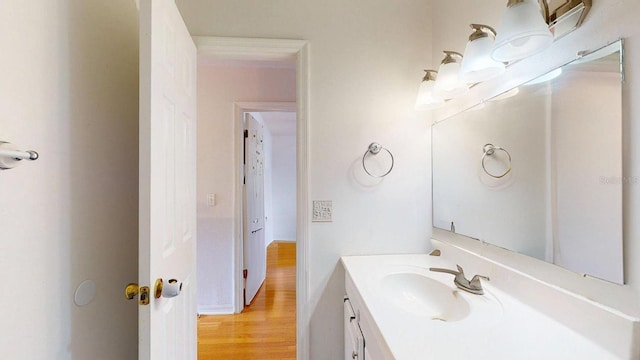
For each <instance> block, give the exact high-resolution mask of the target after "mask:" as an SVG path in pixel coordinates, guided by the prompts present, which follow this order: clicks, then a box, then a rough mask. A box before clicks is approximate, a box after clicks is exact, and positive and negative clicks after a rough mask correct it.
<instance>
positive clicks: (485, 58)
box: [460, 36, 504, 83]
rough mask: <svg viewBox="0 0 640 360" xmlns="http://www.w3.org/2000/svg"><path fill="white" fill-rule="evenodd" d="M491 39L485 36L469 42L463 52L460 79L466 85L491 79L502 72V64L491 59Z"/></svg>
mask: <svg viewBox="0 0 640 360" xmlns="http://www.w3.org/2000/svg"><path fill="white" fill-rule="evenodd" d="M492 48H493V38H491V37H489V36H486V37H482V38H479V39H475V40H471V41H469V42H468V43H467V47H466V48H465V50H464V57H463V58H462V64H461V65H460V79H462V81H464V82H466V83H478V82H482V81H487V80H489V79H492V78H494V77H496V76H498V75H500V74H502V73H503V72H504V64H503V63H501V62H498V61H495V60H493V59H492V58H491V49H492Z"/></svg>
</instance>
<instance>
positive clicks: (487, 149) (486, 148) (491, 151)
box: [481, 144, 511, 179]
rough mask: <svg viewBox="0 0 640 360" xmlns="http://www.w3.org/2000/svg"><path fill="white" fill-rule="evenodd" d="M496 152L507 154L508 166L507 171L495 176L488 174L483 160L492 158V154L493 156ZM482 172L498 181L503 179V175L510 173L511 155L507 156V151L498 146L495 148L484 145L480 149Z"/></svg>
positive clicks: (491, 145) (490, 145)
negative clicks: (488, 157)
mask: <svg viewBox="0 0 640 360" xmlns="http://www.w3.org/2000/svg"><path fill="white" fill-rule="evenodd" d="M496 151H504V153H505V154H507V157H508V158H509V166H507V170H505V171H504V172H503V173H502V174H500V175H495V174H492V173H490V172H489V171H488V170H487V168H486V167H485V165H484V160H485V159H486V158H487V156H493V154H495V152H496ZM482 152H483V154H482V160H481V161H482V170H484V172H485V173H486V174H487V175H489V176H491V177H493V178H496V179H500V178H502V177H504V176H505V175H507V174H508V173H509V172H511V154H509V152H508V151H507V150H505V149H504V148H501V147H500V146H495V145H493V144H485V145H484V146H483V147H482Z"/></svg>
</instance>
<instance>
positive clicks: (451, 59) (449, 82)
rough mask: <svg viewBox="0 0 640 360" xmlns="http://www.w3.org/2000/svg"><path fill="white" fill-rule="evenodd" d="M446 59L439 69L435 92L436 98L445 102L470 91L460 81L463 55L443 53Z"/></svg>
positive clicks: (449, 52) (451, 52)
mask: <svg viewBox="0 0 640 360" xmlns="http://www.w3.org/2000/svg"><path fill="white" fill-rule="evenodd" d="M443 52H444V54H445V57H444V59H442V62H441V63H440V67H439V68H438V78H437V79H436V83H435V85H434V88H433V91H434V94H435V95H436V96H439V97H441V98H443V99H445V100H448V99H453V98H454V97H456V96H459V95H462V94H464V93H465V92H467V91H468V90H469V87H468V86H467V84H466V83H464V82H463V81H462V80H461V79H460V75H459V74H460V62H461V61H462V54H460V53H458V52H455V51H443Z"/></svg>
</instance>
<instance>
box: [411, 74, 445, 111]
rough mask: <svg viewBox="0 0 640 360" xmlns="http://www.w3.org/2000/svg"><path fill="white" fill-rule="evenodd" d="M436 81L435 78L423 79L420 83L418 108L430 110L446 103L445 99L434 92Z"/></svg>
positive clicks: (416, 107) (417, 100) (417, 99)
mask: <svg viewBox="0 0 640 360" xmlns="http://www.w3.org/2000/svg"><path fill="white" fill-rule="evenodd" d="M435 83H436V82H435V80H423V81H422V82H421V83H420V87H419V88H418V97H417V98H416V106H415V109H416V110H429V109H433V108H436V107H438V106H441V105H442V104H444V100H443V99H442V98H440V97H437V96H435V94H434V93H433V87H434V85H435Z"/></svg>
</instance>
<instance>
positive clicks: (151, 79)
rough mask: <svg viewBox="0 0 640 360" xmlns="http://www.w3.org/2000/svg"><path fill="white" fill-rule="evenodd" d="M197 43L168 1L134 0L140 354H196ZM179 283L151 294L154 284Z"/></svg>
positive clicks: (182, 359)
mask: <svg viewBox="0 0 640 360" xmlns="http://www.w3.org/2000/svg"><path fill="white" fill-rule="evenodd" d="M196 61H197V58H196V48H195V45H194V44H193V41H192V40H191V36H190V35H189V32H188V30H187V28H186V26H185V24H184V22H183V21H182V18H181V16H180V13H179V12H178V9H177V7H176V5H175V2H174V1H173V0H142V1H140V154H139V157H140V165H139V166H140V168H139V171H140V174H139V176H140V179H139V181H140V189H139V190H140V193H139V201H140V203H139V227H140V229H139V236H140V238H139V242H140V244H139V273H138V276H139V278H138V281H139V285H140V286H149V287H150V294H149V300H150V303H149V304H148V305H146V306H144V305H141V306H140V307H139V325H138V326H139V337H140V338H139V359H141V360H152V359H153V360H156V359H167V360H191V359H196V358H197V335H196V332H197V328H196V320H197V319H196V317H197V314H196V298H195V289H196V287H195V286H196V284H195V280H196V276H195V256H196V234H195V223H196V204H195V185H196V182H195V175H196V141H195V139H196V138H195V136H196V97H195V95H196V80H195V76H196ZM157 279H163V280H164V284H165V293H164V294H163V295H169V294H167V293H166V290H167V286H166V285H167V283H168V282H169V280H170V279H177V280H178V282H182V291H181V293H180V294H179V295H177V296H175V297H172V298H166V297H164V296H162V295H161V296H160V297H158V298H157V297H156V292H155V283H156V280H157Z"/></svg>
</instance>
